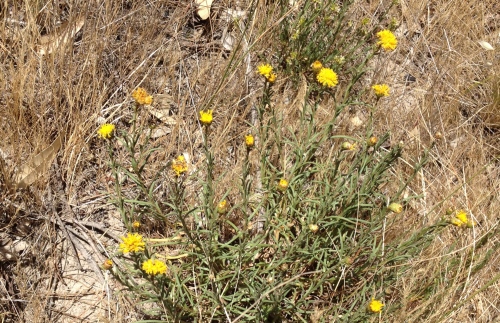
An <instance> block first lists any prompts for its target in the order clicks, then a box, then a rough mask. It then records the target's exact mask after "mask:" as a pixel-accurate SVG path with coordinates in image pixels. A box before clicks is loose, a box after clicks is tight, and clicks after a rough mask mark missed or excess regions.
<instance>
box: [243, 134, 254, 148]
mask: <svg viewBox="0 0 500 323" xmlns="http://www.w3.org/2000/svg"><path fill="white" fill-rule="evenodd" d="M245 145H247V148H253V147H254V146H255V138H254V137H253V136H252V135H251V134H248V135H246V136H245Z"/></svg>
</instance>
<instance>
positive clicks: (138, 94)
mask: <svg viewBox="0 0 500 323" xmlns="http://www.w3.org/2000/svg"><path fill="white" fill-rule="evenodd" d="M132 97H133V98H134V100H135V102H137V103H138V104H141V105H143V104H147V105H151V103H153V97H152V96H151V95H149V93H148V91H146V90H145V89H143V88H142V87H138V88H137V89H136V90H135V91H134V92H132Z"/></svg>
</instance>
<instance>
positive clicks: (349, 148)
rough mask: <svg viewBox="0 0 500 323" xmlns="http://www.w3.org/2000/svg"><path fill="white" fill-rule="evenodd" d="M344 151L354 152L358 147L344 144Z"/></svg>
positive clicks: (347, 143) (348, 143)
mask: <svg viewBox="0 0 500 323" xmlns="http://www.w3.org/2000/svg"><path fill="white" fill-rule="evenodd" d="M341 147H342V150H350V151H354V150H356V147H357V145H356V144H351V143H350V142H347V141H346V142H344V143H342V146H341Z"/></svg>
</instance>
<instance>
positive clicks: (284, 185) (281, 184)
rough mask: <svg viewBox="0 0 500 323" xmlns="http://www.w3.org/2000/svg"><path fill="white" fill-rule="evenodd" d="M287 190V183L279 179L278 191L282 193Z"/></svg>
mask: <svg viewBox="0 0 500 323" xmlns="http://www.w3.org/2000/svg"><path fill="white" fill-rule="evenodd" d="M287 188H288V181H287V180H286V179H284V178H282V179H280V182H279V183H278V190H280V191H281V192H284V191H286V189H287Z"/></svg>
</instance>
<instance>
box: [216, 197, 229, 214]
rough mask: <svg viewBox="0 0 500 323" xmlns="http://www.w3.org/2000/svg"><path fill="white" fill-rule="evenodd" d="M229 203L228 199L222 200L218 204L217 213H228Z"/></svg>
mask: <svg viewBox="0 0 500 323" xmlns="http://www.w3.org/2000/svg"><path fill="white" fill-rule="evenodd" d="M228 207H229V205H228V203H227V201H226V200H223V201H220V202H219V204H217V213H219V214H225V213H227V209H228Z"/></svg>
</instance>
